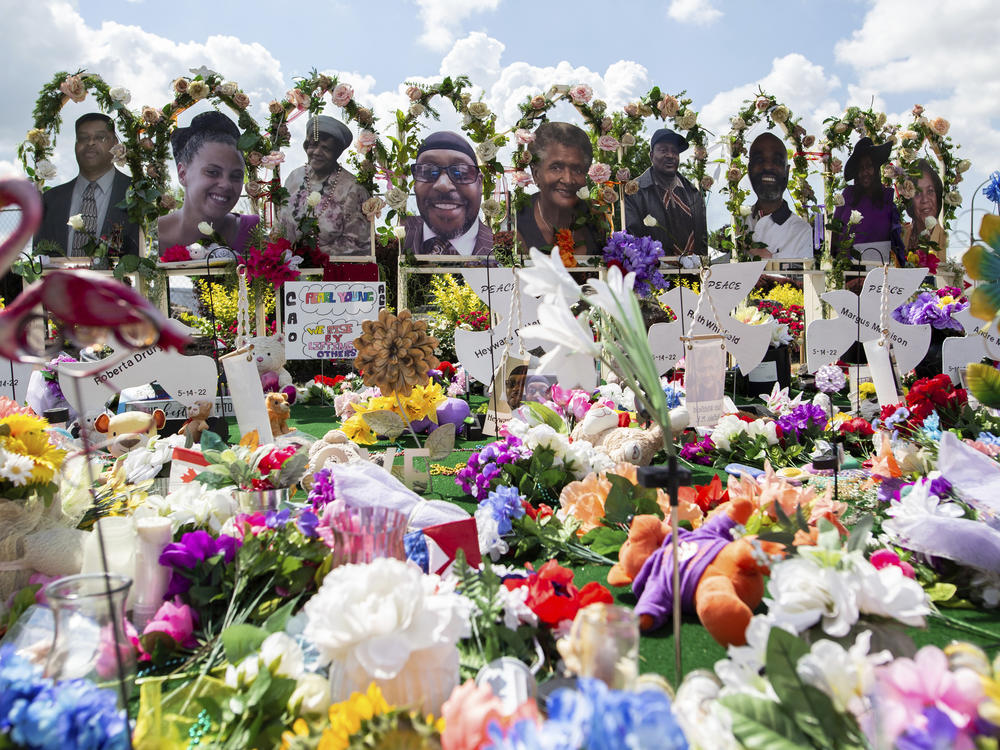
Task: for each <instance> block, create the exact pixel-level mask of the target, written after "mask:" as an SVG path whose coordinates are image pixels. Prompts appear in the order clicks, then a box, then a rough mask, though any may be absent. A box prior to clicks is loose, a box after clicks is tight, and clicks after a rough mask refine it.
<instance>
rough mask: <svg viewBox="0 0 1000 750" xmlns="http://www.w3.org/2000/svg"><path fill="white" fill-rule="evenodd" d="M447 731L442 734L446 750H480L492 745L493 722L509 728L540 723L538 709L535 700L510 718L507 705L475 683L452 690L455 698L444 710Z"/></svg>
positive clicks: (450, 700)
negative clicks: (525, 721)
mask: <svg viewBox="0 0 1000 750" xmlns="http://www.w3.org/2000/svg"><path fill="white" fill-rule="evenodd" d="M441 716H442V718H443V719H444V731H443V732H442V733H441V747H442V750H479V748H480V747H483V746H484V745H486V744H488V743H489V741H490V738H489V735H488V734H487V731H486V730H487V729H488V727H489V725H490V723H491V722H494V721H495V722H497V723H499V724H500V726H501V727H503V728H507V727H509V726H510V725H511V724H513V723H514V722H516V721H520V720H522V719H532V720H535V721H538V719H539V716H538V707H537V705H536V704H535V702H534V701H533V700H528V701H525V702H524V703H522V704H521V705H520V706H518V707H517V709H515V711H514V713H513V715H510V716H507V715H505V713H504V710H503V702H502V701H501V700H500V699H499V698H497V697H496V696H495V695H494V694H493V691H492V690H491V689H490V688H489V687H486V686H485V685H484V686H482V687H479V686H477V685H476V683H474V682H473V681H472V680H468V681H466V683H465V684H464V685H459V686H458V687H457V688H455V689H454V690H452V692H451V696H450V697H449V698H448V700H446V701H445V702H444V705H442V706H441Z"/></svg>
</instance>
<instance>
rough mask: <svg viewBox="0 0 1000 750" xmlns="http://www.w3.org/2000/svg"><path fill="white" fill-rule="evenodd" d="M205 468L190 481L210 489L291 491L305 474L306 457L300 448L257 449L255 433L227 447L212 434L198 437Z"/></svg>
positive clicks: (269, 447) (271, 446) (266, 447)
mask: <svg viewBox="0 0 1000 750" xmlns="http://www.w3.org/2000/svg"><path fill="white" fill-rule="evenodd" d="M201 447H202V454H203V455H204V456H205V460H207V461H208V464H209V465H208V467H206V469H205V470H204V471H202V472H200V473H198V474H197V475H196V476H194V477H193V479H194V480H195V481H197V482H200V483H201V484H203V485H205V486H206V487H208V488H210V489H220V488H222V487H236V488H237V489H241V490H276V489H285V488H288V487H292V486H293V485H294V484H295V483H296V482H298V481H299V480H300V479H301V478H302V475H303V474H304V473H305V470H306V465H307V463H308V455H307V453H306V451H305V450H303V449H302V448H301V446H295V445H289V446H285V447H283V448H279V447H277V446H274V445H258V444H257V435H256V432H252V433H250V435H248V436H245V437H244V438H243V440H241V441H240V444H239V445H234V446H232V447H230V446H228V445H227V444H226V443H225V442H224V441H223V440H222V438H220V437H219V436H218V435H216V434H215V433H214V432H211V431H208V430H206V431H205V432H203V433H202V436H201Z"/></svg>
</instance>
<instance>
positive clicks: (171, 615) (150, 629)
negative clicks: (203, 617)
mask: <svg viewBox="0 0 1000 750" xmlns="http://www.w3.org/2000/svg"><path fill="white" fill-rule="evenodd" d="M197 619H198V616H197V615H196V614H195V613H194V610H192V609H191V607H189V606H188V605H187V604H182V603H181V601H180V599H179V598H175V599H174V601H172V602H163V604H161V605H160V608H159V609H158V610H156V614H155V615H154V616H153V619H152V620H150V621H149V624H148V625H146V629H145V630H143V631H142V634H143V635H146V634H147V633H165V634H166V635H169V636H170V637H171V638H173V639H174V641H175V642H176V643H177V645H179V646H183V647H184V648H193V647H195V646H197V645H198V640H197V639H196V638H195V637H194V623H195V620H197Z"/></svg>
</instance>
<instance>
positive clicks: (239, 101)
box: [233, 91, 250, 109]
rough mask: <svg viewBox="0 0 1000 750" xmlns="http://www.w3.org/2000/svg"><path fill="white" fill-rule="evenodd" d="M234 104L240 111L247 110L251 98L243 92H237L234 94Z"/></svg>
mask: <svg viewBox="0 0 1000 750" xmlns="http://www.w3.org/2000/svg"><path fill="white" fill-rule="evenodd" d="M233 104H235V105H236V106H237V107H239V108H240V109H246V108H247V107H249V106H250V97H249V96H247V95H246V94H244V93H243V92H242V91H237V92H236V93H235V94H233Z"/></svg>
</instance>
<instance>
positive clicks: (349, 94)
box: [330, 83, 354, 107]
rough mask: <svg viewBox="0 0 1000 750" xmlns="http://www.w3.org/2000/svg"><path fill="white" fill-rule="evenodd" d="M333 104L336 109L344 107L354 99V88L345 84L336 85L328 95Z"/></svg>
mask: <svg viewBox="0 0 1000 750" xmlns="http://www.w3.org/2000/svg"><path fill="white" fill-rule="evenodd" d="M330 98H331V99H333V103H334V104H336V105H337V106H338V107H346V106H347V105H348V104H349V103H350V101H351V99H353V98H354V88H353V87H352V86H351V85H350V84H347V83H338V84H337V85H336V87H335V88H334V89H333V94H331V95H330Z"/></svg>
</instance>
